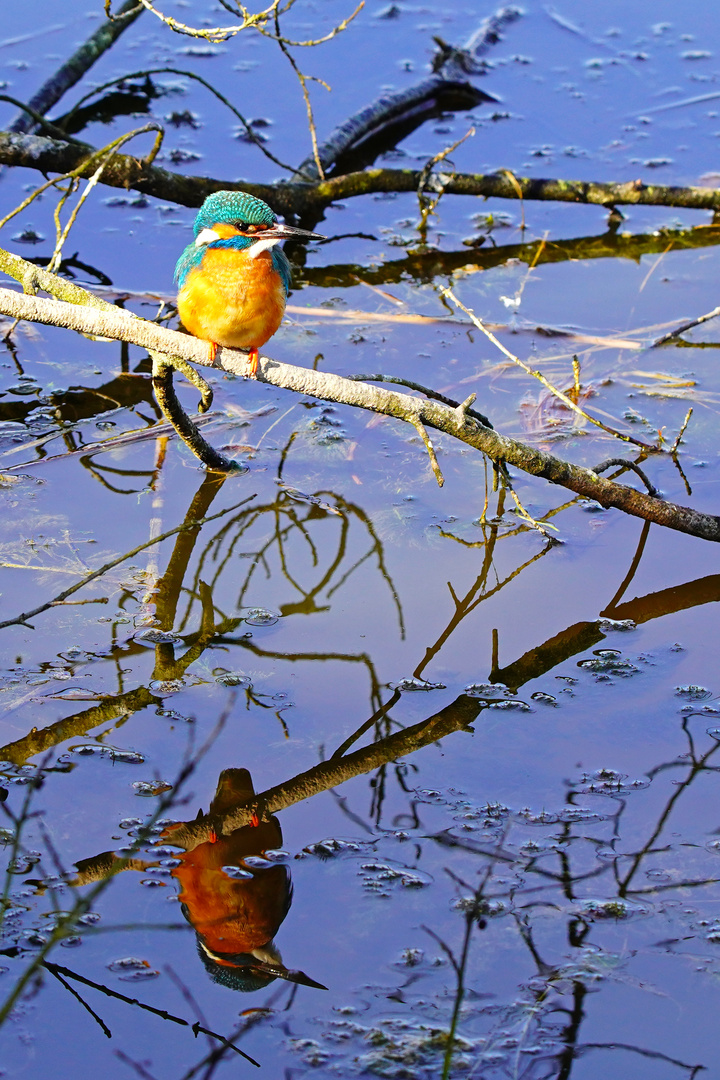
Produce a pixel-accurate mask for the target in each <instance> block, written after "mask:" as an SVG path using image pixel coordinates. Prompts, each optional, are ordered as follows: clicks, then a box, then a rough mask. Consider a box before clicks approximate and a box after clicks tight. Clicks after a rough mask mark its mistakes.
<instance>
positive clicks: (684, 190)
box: [0, 131, 720, 215]
mask: <svg viewBox="0 0 720 1080" xmlns="http://www.w3.org/2000/svg"><path fill="white" fill-rule="evenodd" d="M96 154H97V150H96V149H95V148H94V147H91V146H88V145H85V144H82V143H80V144H78V143H73V144H71V143H65V142H62V141H61V140H59V139H49V138H46V137H43V136H41V135H17V134H14V133H12V132H7V131H5V132H0V165H14V166H19V167H22V168H26V169H36V170H37V171H38V172H42V173H61V174H62V173H68V172H72V171H73V170H75V169H80V173H79V175H81V176H88V177H90V176H91V175H92V173H93V172H94V170H95V168H96V165H93V161H96V160H97V159H96V158H94V157H93V155H96ZM85 163H86V165H85ZM422 175H423V174H422V171H420V170H415V169H366V170H365V171H364V172H355V173H347V174H346V175H344V176H336V177H331V178H330V179H327V180H322V181H319V182H318V183H315V184H304V183H303V184H285V183H281V184H253V183H250V182H249V181H246V180H238V181H232V180H216V179H214V178H212V177H205V176H182V175H180V173H174V172H170V171H169V170H168V169H162V168H160V167H159V166H157V165H146V164H144V163H143V162H142V161H139V160H138V159H137V158H135V157H131V156H130V155H129V154H115V156H114V158H113V160H112V161H111V162H110V163H109V164H108V165H107V167H106V169H105V172H104V173H103V178H102V179H103V183H104V184H107V185H108V186H110V187H121V188H133V189H134V190H135V191H141V192H143V193H144V194H146V195H152V196H155V197H156V198H159V199H164V200H171V201H172V202H176V203H180V205H182V206H200V204H201V203H202V201H203V199H205V198H206V197H207V196H208V195H211V194H212V193H213V192H214V191H232V190H241V191H248V192H250V194H251V195H256V196H257V197H258V198H260V199H263V200H264V201H265V202H268V203H269V204H270V205H271V206H272V207H273V209H274V210H275V211H277V212H278V213H280V214H283V215H288V214H295V215H302V214H306V213H309V214H312V213H318V212H320V211H322V210H323V209H324V208H325V207H326V206H329V205H330V203H332V202H334V201H335V200H337V199H349V198H354V197H356V196H359V195H374V194H377V193H379V192H400V193H401V192H413V193H414V192H416V191H417V190H418V186H419V185H420V182H421V179H422ZM437 185H440V186H441V189H442V191H443V192H444V193H445V194H448V195H470V196H481V197H482V198H486V199H489V198H495V199H513V200H515V201H517V200H518V198H519V197H522V199H524V200H526V201H532V200H540V201H551V202H552V201H555V202H570V203H586V204H591V205H595V206H606V207H611V206H620V205H625V204H627V205H635V206H676V207H685V208H686V209H691V210H713V211H715V210H720V189H719V188H704V187H664V186H662V185H660V184H644V183H643V182H642V181H641V180H631V181H629V182H627V183H623V184H609V183H601V182H595V181H591V180H557V179H544V180H543V179H533V178H532V177H522V176H517V177H516V176H513V177H512V178H511V177H510V175H509V174H508V173H506V172H503V173H489V174H487V175H483V174H482V173H452V174H451V173H447V174H446V173H434V174H433V175H431V176H430V177H429V179H428V181H427V184H426V187H427V188H428V189H429V190H434V187H435V186H437Z"/></svg>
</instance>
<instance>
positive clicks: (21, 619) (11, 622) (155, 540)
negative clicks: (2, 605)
mask: <svg viewBox="0 0 720 1080" xmlns="http://www.w3.org/2000/svg"><path fill="white" fill-rule="evenodd" d="M254 498H255V496H254V495H250V496H249V498H247V499H243V500H242V502H240V503H236V505H235V506H232V507H228V508H227V509H226V510H220V511H219V512H218V513H217V514H212V515H211V516H210V517H208V518H205V520H204V521H203V522H197V521H194V522H192V523H189V522H188V523H185V522H184V523H183V524H182V525H178V526H176V527H175V528H174V529H168V531H167V532H164V533H161V534H160V535H159V536H154V537H152V539H150V540H146V541H145V542H144V543H142V544H138V546H137V547H136V548H133V549H132V551H126V552H125V553H124V554H123V555H120V556H119V557H118V558H117V559H112V560H111V561H110V562H108V563H105V565H104V566H101V567H100V568H99V569H98V570H93V572H92V573H91V574H88V575H87V576H86V577H84V578H83V579H82V581H77V582H76V583H75V584H74V585H71V586H70V588H69V589H65V591H64V592H61V593H59V594H58V595H57V596H55V597H54V598H53V599H52V600H49V601H46V603H44V604H40V605H39V606H38V607H36V608H33V609H32V611H24V612H23V613H22V614H21V615H17V616H16V617H15V618H14V619H6V620H5V621H4V622H0V630H4V629H5V627H7V626H15V625H16V624H21V625H24V624H27V620H28V619H32V618H33V617H34V616H35V615H39V614H41V612H43V611H47V609H48V608H49V607H51V606H52V605H53V604H57V603H59V602H60V601H61V600H65V599H66V597H68V596H71V595H72V594H73V593H74V592H77V591H78V589H82V588H83V586H84V585H87V584H88V583H89V582H91V581H94V580H95V578H98V577H102V575H103V574H106V573H107V572H108V570H112V569H113V567H115V566H119V565H120V563H123V562H125V561H126V560H127V559H132V558H133V556H135V555H137V554H139V552H141V551H145V550H146V548H149V547H152V546H153V544H159V543H160V542H161V541H162V540H167V538H168V537H169V536H175V534H176V533H179V532H182V531H183V530H184V529H190V528H195V527H196V526H197V525H198V524H203V525H204V524H206V523H207V522H208V521H214V520H215V519H216V518H219V517H223V515H225V514H228V513H230V512H231V511H232V510H236V509H237V507H238V506H242V505H243V503H246V502H249V501H250V499H254Z"/></svg>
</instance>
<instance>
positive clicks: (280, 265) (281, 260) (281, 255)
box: [272, 245, 291, 294]
mask: <svg viewBox="0 0 720 1080" xmlns="http://www.w3.org/2000/svg"><path fill="white" fill-rule="evenodd" d="M272 261H273V266H274V268H275V270H276V271H277V272H278V274H279V275H280V277H281V278H282V283H283V285H284V286H285V293H286V294H287V293H288V291H289V289H290V277H291V274H290V263H289V262H288V257H287V255H286V254H285V252H284V251H283V250H282V248H279V247H277V245H276V246H275V247H274V248H273V249H272Z"/></svg>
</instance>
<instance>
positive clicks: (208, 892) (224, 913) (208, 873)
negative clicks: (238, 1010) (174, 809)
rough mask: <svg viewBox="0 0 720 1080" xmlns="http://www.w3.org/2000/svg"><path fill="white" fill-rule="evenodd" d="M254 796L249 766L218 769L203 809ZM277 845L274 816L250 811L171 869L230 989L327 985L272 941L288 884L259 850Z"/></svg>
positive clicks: (211, 962)
mask: <svg viewBox="0 0 720 1080" xmlns="http://www.w3.org/2000/svg"><path fill="white" fill-rule="evenodd" d="M254 795H255V789H254V787H253V781H252V777H251V775H250V773H249V772H248V770H247V769H224V770H223V772H222V773H221V774H220V778H219V780H218V785H217V791H216V792H215V797H214V798H213V800H212V802H211V804H210V810H209V813H210V815H216V814H223V813H227V812H229V811H232V810H234V809H236V808H237V807H238V806H242V805H243V804H247V803H248V802H251V800H252V799H253V797H254ZM179 824H180V823H174V824H173V825H170V826H169V827H168V828H167V829H166V830H165V832H164V834H163V839H165V840H166V841H167V840H169V841H170V843H172V840H173V832H174V831H175V829H177V828H178V826H179ZM281 844H282V831H281V829H280V824H279V822H278V820H277V818H276V817H266V818H264V820H262V821H261V820H260V818H259V816H258V814H257V811H255V812H253V816H252V818H251V820H250V822H249V823H248V824H247V825H243V826H242V827H241V828H239V829H235V831H234V832H232V833H230V834H228V835H227V836H218V835H217V834H216V833H214V832H213V833H212V834H211V836H210V839H209V840H207V841H205V843H202V844H198V846H197V847H195V848H192V849H191V850H189V851H185V852H183V853H182V854H181V855H180V856H179V857H178V860H177V865H176V866H175V867H174V868H173V869H172V870H171V873H172V876H173V877H174V878H175V879H176V880H177V882H178V884H179V885H180V896H179V899H180V901H181V903H182V911H183V914H184V916H185V918H186V919H187V920H188V922H189V923H190V925H191V926H192V927H193V928H194V930H195V934H196V939H197V950H198V954H199V956H200V959H201V960H202V962H203V964H204V966H205V968H206V970H207V972H208V974H209V975H210V977H211V978H212V979H213V981H214V982H217V983H220V985H222V986H227V987H229V988H230V989H232V990H240V991H243V992H247V991H253V990H260V989H262V988H263V987H265V986H267V985H268V983H270V982H272V981H273V980H274V979H284V980H286V981H287V982H293V983H299V984H300V985H302V986H311V987H315V988H316V989H318V990H326V989H327V987H326V986H323V984H322V983H319V982H316V981H315V980H314V979H311V978H310V976H309V975H306V974H305V972H303V971H294V970H291V969H289V968H287V967H286V966H285V965H284V964H283V961H282V956H281V955H280V951H279V949H278V948H277V946H276V944H275V940H274V937H275V934H276V933H277V931H278V929H279V928H280V926H281V924H282V922H283V920H284V919H285V916H286V915H287V913H288V911H289V910H290V904H291V903H292V881H291V879H290V870H289V869H288V867H287V866H285V865H284V863H275V864H273V863H272V861H271V860H270V859H267V858H265V857H264V855H265V852H266V851H273V850H274V851H277V849H278V848H279V847H280V845H281ZM246 860H247V861H246ZM234 869H235V870H239V874H238V873H234V872H233V871H234Z"/></svg>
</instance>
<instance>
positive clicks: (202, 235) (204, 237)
mask: <svg viewBox="0 0 720 1080" xmlns="http://www.w3.org/2000/svg"><path fill="white" fill-rule="evenodd" d="M219 239H220V233H216V232H215V230H214V229H203V230H202V231H201V232H199V233H198V234H197V236H196V237H195V247H202V246H203V244H212V242H213V240H219Z"/></svg>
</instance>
